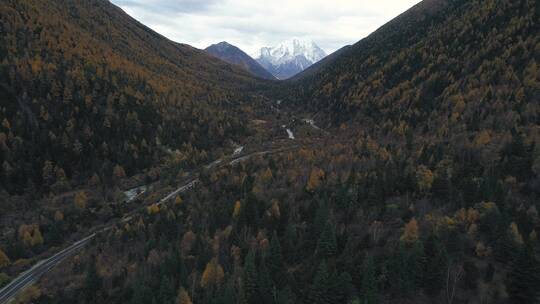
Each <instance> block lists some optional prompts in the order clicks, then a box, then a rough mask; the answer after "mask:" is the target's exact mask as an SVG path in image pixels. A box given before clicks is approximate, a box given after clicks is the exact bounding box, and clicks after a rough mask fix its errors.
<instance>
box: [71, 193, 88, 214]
mask: <svg viewBox="0 0 540 304" xmlns="http://www.w3.org/2000/svg"><path fill="white" fill-rule="evenodd" d="M73 200H74V202H75V206H76V207H77V208H78V209H80V210H83V209H86V204H87V203H88V197H87V196H86V192H84V191H80V192H77V194H75V198H74V199H73Z"/></svg>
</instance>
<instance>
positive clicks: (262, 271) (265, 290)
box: [257, 259, 274, 304]
mask: <svg viewBox="0 0 540 304" xmlns="http://www.w3.org/2000/svg"><path fill="white" fill-rule="evenodd" d="M257 286H258V290H259V296H260V299H261V301H262V303H264V304H272V303H273V302H274V301H273V294H272V290H273V284H272V279H271V278H270V273H269V271H268V268H267V267H266V262H265V260H264V259H263V260H262V261H261V266H260V267H259V280H258V284H257Z"/></svg>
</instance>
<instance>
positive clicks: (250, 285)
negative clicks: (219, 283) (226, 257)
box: [243, 250, 258, 303]
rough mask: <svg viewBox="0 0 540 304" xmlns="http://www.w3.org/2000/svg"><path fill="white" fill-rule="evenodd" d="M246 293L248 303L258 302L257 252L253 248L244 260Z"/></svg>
mask: <svg viewBox="0 0 540 304" xmlns="http://www.w3.org/2000/svg"><path fill="white" fill-rule="evenodd" d="M243 279H244V280H243V282H244V294H245V297H246V301H247V302H248V303H256V302H257V294H258V293H257V289H258V288H257V280H258V276H257V268H256V266H255V252H253V250H251V251H250V252H249V253H248V255H247V256H246V261H245V262H244V276H243Z"/></svg>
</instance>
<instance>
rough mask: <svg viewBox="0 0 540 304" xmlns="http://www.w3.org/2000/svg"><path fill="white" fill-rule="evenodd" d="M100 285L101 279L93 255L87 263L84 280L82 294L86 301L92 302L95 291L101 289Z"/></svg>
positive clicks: (94, 297)
mask: <svg viewBox="0 0 540 304" xmlns="http://www.w3.org/2000/svg"><path fill="white" fill-rule="evenodd" d="M101 285H102V279H101V277H100V276H99V274H98V272H97V268H96V260H95V258H94V257H93V258H92V259H91V260H90V262H89V264H88V269H87V270H86V278H85V280H84V294H85V299H86V302H87V303H93V302H94V300H95V299H96V293H97V291H99V290H101Z"/></svg>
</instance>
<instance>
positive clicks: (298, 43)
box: [254, 38, 326, 79]
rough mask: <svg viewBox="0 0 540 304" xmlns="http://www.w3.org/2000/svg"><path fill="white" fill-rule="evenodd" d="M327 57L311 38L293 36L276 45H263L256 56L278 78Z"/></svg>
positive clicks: (290, 75)
mask: <svg viewBox="0 0 540 304" xmlns="http://www.w3.org/2000/svg"><path fill="white" fill-rule="evenodd" d="M324 57H326V53H325V51H324V50H323V49H321V48H320V47H319V46H317V45H316V44H315V43H314V42H313V41H311V40H302V39H297V38H293V39H290V40H286V41H284V42H282V43H280V44H279V45H277V46H275V47H263V48H261V50H260V52H259V53H258V54H256V55H255V56H254V58H256V60H257V62H258V63H259V64H260V65H262V66H263V67H264V68H265V69H266V70H267V71H269V72H270V73H272V75H274V76H275V77H277V78H278V79H288V78H291V77H293V76H294V75H296V74H298V73H300V72H302V71H303V70H305V69H307V68H308V67H310V66H311V65H313V64H314V63H316V62H318V61H319V60H321V59H323V58H324Z"/></svg>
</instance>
